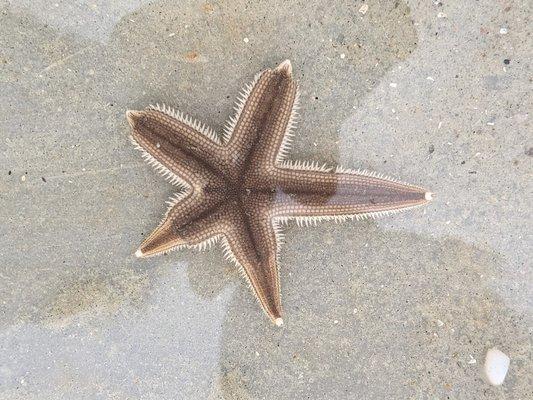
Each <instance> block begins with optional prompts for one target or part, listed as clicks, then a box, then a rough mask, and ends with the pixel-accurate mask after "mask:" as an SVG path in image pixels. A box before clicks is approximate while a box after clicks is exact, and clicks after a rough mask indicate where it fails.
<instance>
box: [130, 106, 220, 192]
mask: <svg viewBox="0 0 533 400" xmlns="http://www.w3.org/2000/svg"><path fill="white" fill-rule="evenodd" d="M127 117H128V121H129V123H130V125H131V128H132V133H131V138H132V140H133V142H134V143H135V144H136V145H137V146H138V147H139V148H140V149H141V150H142V151H143V155H144V157H145V158H146V159H147V161H148V162H150V163H152V164H154V165H155V166H156V168H157V169H158V170H159V171H160V172H162V173H163V174H164V175H165V176H166V177H167V178H170V180H171V182H172V183H174V184H183V183H186V184H188V185H190V186H193V187H196V188H202V187H207V186H215V185H216V184H217V182H219V178H218V177H219V175H218V174H217V171H216V169H215V168H214V167H213V166H212V165H210V164H208V163H207V162H206V161H205V159H206V158H208V155H211V153H212V151H214V150H213V149H214V148H213V147H212V146H211V145H212V143H213V142H212V141H211V140H210V139H209V138H208V137H206V136H205V135H203V134H201V133H199V132H196V131H195V130H194V129H193V128H191V127H186V126H185V125H184V124H183V123H181V122H180V121H178V120H175V119H173V118H172V117H170V116H167V115H166V114H164V113H162V112H161V111H157V110H146V111H128V112H127ZM197 142H198V143H197ZM200 142H202V144H200ZM192 143H197V144H198V146H204V145H205V147H202V148H204V149H206V150H205V154H204V153H202V151H201V150H200V147H196V146H194V145H192ZM210 146H211V147H210ZM210 149H211V150H210ZM200 153H202V154H200Z"/></svg>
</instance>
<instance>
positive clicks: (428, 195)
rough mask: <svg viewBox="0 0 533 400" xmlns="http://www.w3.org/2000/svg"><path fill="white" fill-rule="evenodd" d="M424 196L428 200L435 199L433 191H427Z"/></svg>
mask: <svg viewBox="0 0 533 400" xmlns="http://www.w3.org/2000/svg"><path fill="white" fill-rule="evenodd" d="M424 198H425V199H426V200H427V201H430V200H433V193H431V192H426V194H425V196H424Z"/></svg>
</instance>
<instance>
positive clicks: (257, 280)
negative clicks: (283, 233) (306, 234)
mask: <svg viewBox="0 0 533 400" xmlns="http://www.w3.org/2000/svg"><path fill="white" fill-rule="evenodd" d="M252 196H253V195H252ZM250 200H251V201H243V202H242V203H241V205H240V207H242V208H243V210H242V211H244V212H242V211H241V212H235V210H236V208H237V207H232V211H233V214H231V215H230V214H229V215H230V218H231V226H232V228H231V229H229V230H227V231H226V233H225V238H226V242H225V244H226V246H225V250H226V253H227V255H228V258H230V259H231V260H232V261H234V262H235V263H236V264H237V265H238V266H239V268H240V269H241V273H242V274H243V275H244V277H245V278H246V280H247V281H248V284H249V286H250V288H251V289H252V291H253V293H254V294H255V296H256V298H257V300H258V301H259V303H260V304H261V307H262V308H263V311H264V312H265V313H266V314H267V316H268V317H269V318H270V319H271V320H272V322H274V323H275V324H276V325H278V326H279V325H281V324H282V323H283V320H282V318H281V315H282V308H281V290H280V282H279V273H278V264H277V259H278V246H279V243H278V237H279V236H280V234H279V233H278V232H277V231H278V229H276V225H274V224H273V223H272V219H271V217H270V214H269V212H267V211H262V210H261V207H259V204H257V203H256V202H255V200H252V199H250ZM263 210H264V208H263Z"/></svg>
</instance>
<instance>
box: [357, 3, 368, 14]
mask: <svg viewBox="0 0 533 400" xmlns="http://www.w3.org/2000/svg"><path fill="white" fill-rule="evenodd" d="M367 11H368V4H363V5H362V6H361V8H359V12H360V13H361V14H363V15H365V14H366V12H367Z"/></svg>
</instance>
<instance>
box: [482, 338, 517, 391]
mask: <svg viewBox="0 0 533 400" xmlns="http://www.w3.org/2000/svg"><path fill="white" fill-rule="evenodd" d="M510 362H511V359H510V358H509V356H507V354H505V353H503V352H501V351H500V350H498V349H497V348H496V347H493V348H492V349H489V350H488V351H487V356H486V358H485V368H484V372H485V376H486V377H487V380H488V381H489V383H490V384H491V385H494V386H498V385H501V384H502V383H503V381H504V379H505V376H506V375H507V370H508V369H509V364H510Z"/></svg>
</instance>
